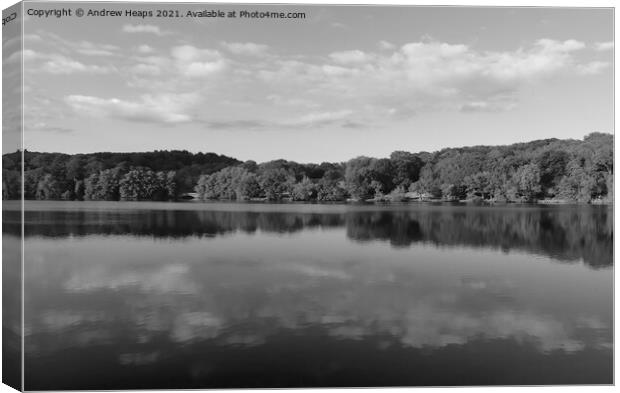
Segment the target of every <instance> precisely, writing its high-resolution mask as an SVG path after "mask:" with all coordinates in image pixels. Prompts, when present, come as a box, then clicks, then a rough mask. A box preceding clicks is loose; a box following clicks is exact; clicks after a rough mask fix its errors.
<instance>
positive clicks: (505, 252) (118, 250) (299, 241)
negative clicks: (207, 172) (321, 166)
mask: <svg viewBox="0 0 620 393" xmlns="http://www.w3.org/2000/svg"><path fill="white" fill-rule="evenodd" d="M16 206H17V205H14V206H13V207H12V208H11V205H10V203H6V202H5V211H4V213H3V214H4V228H3V229H4V232H5V238H4V244H5V247H10V246H11V245H13V246H14V245H15V243H16V242H18V237H17V236H16V234H19V230H20V227H19V214H20V213H19V211H18V210H17V208H16ZM24 231H25V236H26V238H25V254H24V260H25V269H24V272H25V288H26V289H25V292H26V298H25V326H24V329H25V351H26V355H25V388H26V389H28V390H45V389H56V390H68V389H125V388H151V389H153V388H165V389H172V388H224V387H235V388H242V387H328V386H331V387H340V386H351V387H355V386H429V385H440V386H446V385H498V384H499V385H529V384H584V383H585V384H611V383H612V382H613V375H612V374H613V369H612V368H613V367H612V366H613V364H612V361H613V336H612V333H613V210H612V208H611V207H607V206H528V205H506V206H492V207H475V206H464V205H461V206H458V205H447V204H444V205H441V204H437V205H433V204H409V205H406V204H405V205H396V204H394V205H343V204H340V205H338V204H335V205H318V204H314V205H313V204H242V203H150V202H149V203H146V202H145V203H139V202H136V203H132V202H34V201H32V202H31V201H27V202H26V212H25V228H24Z"/></svg>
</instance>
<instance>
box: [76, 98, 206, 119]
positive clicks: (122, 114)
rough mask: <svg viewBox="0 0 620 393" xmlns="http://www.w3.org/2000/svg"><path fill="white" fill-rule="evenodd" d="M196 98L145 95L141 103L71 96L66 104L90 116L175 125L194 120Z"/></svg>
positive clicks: (140, 100) (137, 101) (139, 101)
mask: <svg viewBox="0 0 620 393" xmlns="http://www.w3.org/2000/svg"><path fill="white" fill-rule="evenodd" d="M196 98H197V97H196V96H195V95H194V94H158V95H150V94H145V95H142V96H140V99H139V100H136V101H129V100H121V99H118V98H109V99H105V98H99V97H92V96H83V95H70V96H68V97H66V98H65V102H66V103H67V104H68V105H69V106H70V107H71V108H72V109H73V110H74V111H76V112H79V113H81V114H87V115H90V116H97V117H105V118H108V117H109V118H119V119H123V120H129V121H140V122H152V123H169V124H174V123H183V122H188V121H191V120H192V116H191V115H190V114H189V113H188V110H189V108H190V107H191V106H192V105H193V103H194V102H195V100H196Z"/></svg>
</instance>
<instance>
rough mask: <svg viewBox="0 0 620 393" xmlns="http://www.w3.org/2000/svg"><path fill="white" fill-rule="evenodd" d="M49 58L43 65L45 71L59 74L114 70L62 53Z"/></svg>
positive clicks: (96, 72) (97, 72) (94, 72)
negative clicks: (83, 61)
mask: <svg viewBox="0 0 620 393" xmlns="http://www.w3.org/2000/svg"><path fill="white" fill-rule="evenodd" d="M46 57H48V58H49V60H47V61H45V62H44V63H43V65H42V67H41V70H42V71H43V72H48V73H50V74H57V75H69V74H74V73H92V74H106V73H108V72H110V71H111V70H112V68H111V67H107V66H99V65H94V64H93V65H88V64H84V63H82V62H79V61H77V60H73V59H71V58H68V57H65V56H61V55H50V56H46Z"/></svg>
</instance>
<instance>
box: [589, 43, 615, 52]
mask: <svg viewBox="0 0 620 393" xmlns="http://www.w3.org/2000/svg"><path fill="white" fill-rule="evenodd" d="M594 48H595V49H596V50H598V51H607V50H612V49H614V43H613V42H597V43H596V44H594Z"/></svg>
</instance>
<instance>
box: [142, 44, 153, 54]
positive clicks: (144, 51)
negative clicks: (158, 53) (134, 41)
mask: <svg viewBox="0 0 620 393" xmlns="http://www.w3.org/2000/svg"><path fill="white" fill-rule="evenodd" d="M154 51H155V50H154V49H153V48H152V47H150V46H148V45H146V44H143V45H140V46H138V52H139V53H142V54H149V53H153V52H154Z"/></svg>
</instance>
